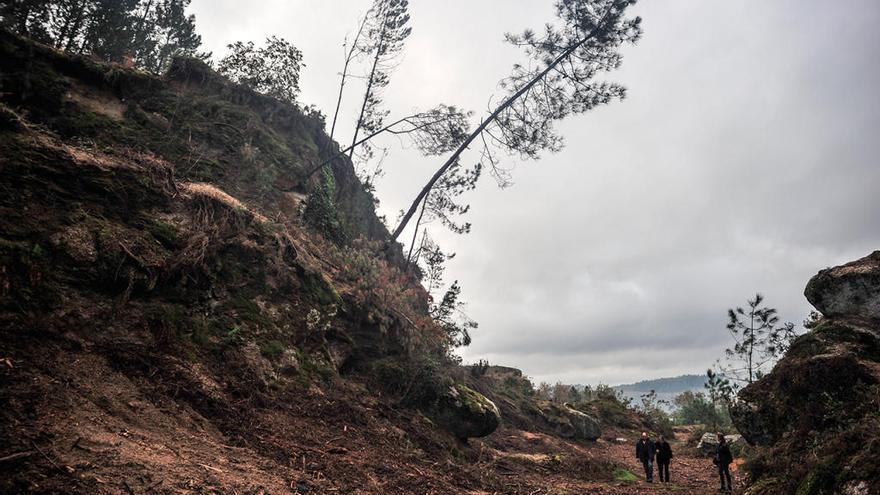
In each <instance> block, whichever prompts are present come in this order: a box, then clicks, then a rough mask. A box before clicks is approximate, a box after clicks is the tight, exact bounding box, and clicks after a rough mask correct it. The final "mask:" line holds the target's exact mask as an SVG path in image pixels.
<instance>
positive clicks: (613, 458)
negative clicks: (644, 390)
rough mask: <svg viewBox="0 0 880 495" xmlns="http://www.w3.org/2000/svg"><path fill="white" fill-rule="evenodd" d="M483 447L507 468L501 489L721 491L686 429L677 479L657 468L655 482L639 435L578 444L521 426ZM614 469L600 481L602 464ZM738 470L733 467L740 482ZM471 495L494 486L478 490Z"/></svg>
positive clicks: (677, 445)
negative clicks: (638, 449)
mask: <svg viewBox="0 0 880 495" xmlns="http://www.w3.org/2000/svg"><path fill="white" fill-rule="evenodd" d="M496 435H497V437H496V438H495V439H494V440H490V441H487V442H486V443H485V444H484V448H485V449H486V451H487V454H488V455H490V456H491V457H492V458H493V461H492V467H493V470H494V471H496V472H501V473H505V471H506V472H507V473H508V480H507V482H506V483H504V484H503V489H504V490H503V491H502V492H496V493H511V494H534V495H538V494H541V495H551V494H552V495H564V494H572V495H574V494H595V495H623V494H649V493H650V494H653V493H677V494H688V495H691V494H693V495H708V494H714V493H718V483H719V481H718V477H717V472H716V470H715V466H714V465H713V464H712V462H711V460H710V459H707V458H704V457H700V456H698V455H697V453H696V451H695V450H696V449H694V448H693V447H688V446H687V445H686V444H685V440H686V437H687V434H686V433H682V434H680V435H679V436H680V438H676V440H675V441H674V442H673V444H672V447H673V451H674V453H675V456H674V458H673V460H672V463H671V466H670V477H671V478H672V482H670V483H659V482H656V480H657V479H658V476H657V473H656V470H655V473H654V479H655V482H654V483H647V482H645V481H644V470H643V468H642V466H641V464H640V463H639V462H638V461H637V460H636V459H635V455H634V445H635V438H632V439H631V440H630V439H629V438H627V441H626V442H620V443H618V442H616V441H608V440H599V441H598V442H596V443H594V444H578V443H569V442H565V441H562V440H560V439H558V438H555V437H551V436H547V435H542V434H536V433H529V432H524V431H520V430H506V431H500V432H497V433H496ZM603 469H604V470H605V471H604V472H606V473H607V470H608V469H613V470H614V471H615V478H616V479H615V480H613V481H595V480H596V479H599V478H601V477H602V476H601V475H600V474H598V473H599V472H600V471H601V470H603ZM736 478H737V473H736V472H734V482H735V483H736V481H737V480H736ZM471 493H472V495H488V494H489V493H491V492H481V491H475V492H471Z"/></svg>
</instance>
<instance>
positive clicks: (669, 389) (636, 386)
mask: <svg viewBox="0 0 880 495" xmlns="http://www.w3.org/2000/svg"><path fill="white" fill-rule="evenodd" d="M705 383H706V375H682V376H676V377H672V378H657V379H654V380H644V381H641V382H636V383H630V384H626V385H617V386H615V387H612V388H614V390H617V391H619V392H620V393H622V394H623V395H624V396H625V397H628V398H630V399H632V400H633V401H634V402H635V403H637V404H638V403H639V401H640V400H641V396H642V395H645V394H648V393H650V392H651V390H653V391H655V392H657V399H658V400H665V401H669V402H672V399H674V398H675V396H676V395H678V394H680V393H682V392H686V391H688V390H693V391H701V390H703V385H704V384H705Z"/></svg>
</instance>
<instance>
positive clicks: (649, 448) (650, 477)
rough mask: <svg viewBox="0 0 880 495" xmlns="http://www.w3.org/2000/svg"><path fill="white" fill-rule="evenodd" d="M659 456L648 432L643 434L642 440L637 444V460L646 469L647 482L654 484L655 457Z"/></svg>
mask: <svg viewBox="0 0 880 495" xmlns="http://www.w3.org/2000/svg"><path fill="white" fill-rule="evenodd" d="M656 454H657V448H656V446H655V445H654V442H653V441H652V440H651V439H650V438H648V433H647V432H642V438H640V439H639V441H638V442H636V459H638V460H639V461H641V463H642V466H643V467H644V468H645V481H647V482H648V483H653V482H654V456H655V455H656Z"/></svg>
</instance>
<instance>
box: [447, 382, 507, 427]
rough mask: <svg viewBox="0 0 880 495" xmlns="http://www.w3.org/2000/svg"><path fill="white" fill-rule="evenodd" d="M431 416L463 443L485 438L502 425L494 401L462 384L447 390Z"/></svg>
mask: <svg viewBox="0 0 880 495" xmlns="http://www.w3.org/2000/svg"><path fill="white" fill-rule="evenodd" d="M432 416H433V418H434V419H435V420H436V421H437V422H438V423H439V424H440V425H441V426H443V427H444V428H446V429H447V430H449V431H450V432H452V434H453V435H455V436H456V437H457V438H459V439H462V440H466V439H468V438H480V437H485V436H486V435H488V434H490V433H492V432H493V431H495V429H497V428H498V425H499V424H500V423H501V413H500V412H499V411H498V407H497V406H496V405H495V404H494V403H493V402H492V401H491V400H489V399H487V398H486V397H485V396H483V395H482V394H480V393H479V392H476V391H474V390H471V389H470V388H468V387H466V386H464V385H461V384H455V385H452V386H450V387H449V388H448V389H447V390H446V393H445V394H444V395H443V396H442V397H440V398H439V400H438V401H437V405H436V406H435V407H434V411H433V412H432Z"/></svg>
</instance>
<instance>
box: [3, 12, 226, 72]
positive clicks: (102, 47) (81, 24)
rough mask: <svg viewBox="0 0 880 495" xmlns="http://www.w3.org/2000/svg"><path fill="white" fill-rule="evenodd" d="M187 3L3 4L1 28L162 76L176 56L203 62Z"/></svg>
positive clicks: (204, 56) (62, 48)
mask: <svg viewBox="0 0 880 495" xmlns="http://www.w3.org/2000/svg"><path fill="white" fill-rule="evenodd" d="M190 1H191V0H51V1H50V0H4V1H3V2H2V3H0V24H2V25H3V27H5V28H6V29H9V30H11V31H13V32H16V33H18V34H20V35H22V36H28V37H30V38H33V39H35V40H37V41H40V42H42V43H45V44H48V45H51V46H54V47H55V48H58V49H60V50H65V51H68V52H72V53H77V54H90V55H94V56H96V57H98V58H101V59H103V60H106V61H109V62H118V63H131V64H132V65H134V66H135V67H137V68H140V69H143V70H146V71H150V72H154V73H160V72H162V71H164V70H165V69H166V68H167V67H168V65H169V64H170V63H171V60H172V58H173V57H174V56H176V55H189V56H196V57H200V58H207V57H208V56H209V55H208V54H205V53H200V52H199V51H198V49H199V47H200V46H201V44H202V39H201V36H199V35H198V34H197V33H196V27H195V17H194V16H193V15H188V14H187V13H186V9H187V7H188V6H189V3H190Z"/></svg>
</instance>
